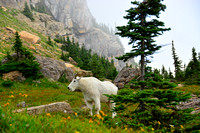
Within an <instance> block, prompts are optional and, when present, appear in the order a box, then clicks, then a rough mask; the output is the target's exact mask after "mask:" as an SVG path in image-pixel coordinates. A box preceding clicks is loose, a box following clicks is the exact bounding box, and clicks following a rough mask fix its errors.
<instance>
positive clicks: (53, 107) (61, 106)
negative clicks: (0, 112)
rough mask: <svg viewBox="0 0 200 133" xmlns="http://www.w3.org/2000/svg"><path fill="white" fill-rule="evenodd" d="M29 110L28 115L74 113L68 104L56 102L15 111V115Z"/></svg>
mask: <svg viewBox="0 0 200 133" xmlns="http://www.w3.org/2000/svg"><path fill="white" fill-rule="evenodd" d="M26 110H27V113H28V114H30V115H39V114H42V113H52V112H64V113H67V114H71V113H73V111H72V108H71V106H70V104H69V103H67V102H56V103H51V104H47V105H41V106H36V107H30V108H27V109H26V108H23V109H17V110H14V111H13V112H14V113H22V112H24V111H26Z"/></svg>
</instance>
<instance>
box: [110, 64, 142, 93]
mask: <svg viewBox="0 0 200 133" xmlns="http://www.w3.org/2000/svg"><path fill="white" fill-rule="evenodd" d="M139 75H140V71H139V70H138V69H135V68H129V67H124V68H123V69H122V70H121V71H120V72H119V74H118V75H117V77H116V78H115V80H114V84H115V85H116V86H117V87H118V88H119V89H122V88H124V85H125V84H127V83H128V82H130V81H131V80H132V79H134V78H135V77H137V76H139Z"/></svg>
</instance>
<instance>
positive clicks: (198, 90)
mask: <svg viewBox="0 0 200 133" xmlns="http://www.w3.org/2000/svg"><path fill="white" fill-rule="evenodd" d="M175 90H180V91H184V92H188V93H192V94H195V95H197V96H200V86H199V85H184V86H183V87H176V88H175Z"/></svg>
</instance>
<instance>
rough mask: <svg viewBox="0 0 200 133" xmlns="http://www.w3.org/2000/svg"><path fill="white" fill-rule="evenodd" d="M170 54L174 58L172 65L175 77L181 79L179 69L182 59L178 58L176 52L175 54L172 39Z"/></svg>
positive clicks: (181, 75)
mask: <svg viewBox="0 0 200 133" xmlns="http://www.w3.org/2000/svg"><path fill="white" fill-rule="evenodd" d="M172 56H173V59H174V67H175V78H176V79H177V80H182V79H183V72H182V70H181V68H182V65H181V63H182V61H181V60H179V58H178V56H177V54H176V49H175V47H174V41H172Z"/></svg>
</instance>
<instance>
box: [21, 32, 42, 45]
mask: <svg viewBox="0 0 200 133" xmlns="http://www.w3.org/2000/svg"><path fill="white" fill-rule="evenodd" d="M19 35H20V36H21V38H22V39H24V40H25V41H27V42H29V43H32V44H36V43H40V40H41V39H40V38H39V37H38V36H36V35H33V34H31V33H29V32H27V31H21V32H20V33H19Z"/></svg>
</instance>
